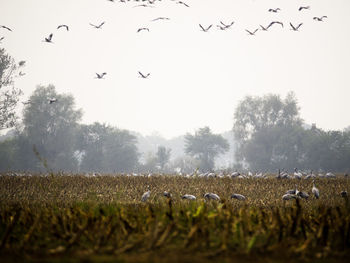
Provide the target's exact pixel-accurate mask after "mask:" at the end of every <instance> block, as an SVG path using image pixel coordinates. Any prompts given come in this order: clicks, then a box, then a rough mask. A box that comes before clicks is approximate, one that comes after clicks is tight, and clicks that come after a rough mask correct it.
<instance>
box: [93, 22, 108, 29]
mask: <svg viewBox="0 0 350 263" xmlns="http://www.w3.org/2000/svg"><path fill="white" fill-rule="evenodd" d="M104 24H105V22H102V23H101V24H99V25H98V26H96V25H94V24H91V23H90V25H91V26H93V27H94V28H96V29H100V28H101V27H102V26H103V25H104Z"/></svg>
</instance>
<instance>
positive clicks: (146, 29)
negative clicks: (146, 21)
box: [137, 27, 149, 33]
mask: <svg viewBox="0 0 350 263" xmlns="http://www.w3.org/2000/svg"><path fill="white" fill-rule="evenodd" d="M143 30H145V31H148V32H149V28H147V27H141V28H139V29H137V33H139V32H141V31H143Z"/></svg>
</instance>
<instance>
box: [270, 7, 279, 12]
mask: <svg viewBox="0 0 350 263" xmlns="http://www.w3.org/2000/svg"><path fill="white" fill-rule="evenodd" d="M280 10H281V9H280V8H279V7H277V8H270V9H269V12H273V13H277V12H278V11H280Z"/></svg>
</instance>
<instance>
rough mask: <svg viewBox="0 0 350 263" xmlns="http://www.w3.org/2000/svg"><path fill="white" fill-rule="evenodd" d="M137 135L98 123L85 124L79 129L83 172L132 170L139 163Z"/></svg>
mask: <svg viewBox="0 0 350 263" xmlns="http://www.w3.org/2000/svg"><path fill="white" fill-rule="evenodd" d="M136 142H137V141H136V137H135V136H134V135H132V134H130V132H129V131H127V130H120V129H117V128H114V127H111V126H108V125H105V124H100V123H97V122H95V123H94V124H92V125H82V126H81V128H80V132H79V150H80V151H81V153H82V160H81V165H80V169H81V170H82V171H99V172H104V173H111V172H130V171H132V170H133V169H135V168H136V166H137V164H138V152H137V147H136Z"/></svg>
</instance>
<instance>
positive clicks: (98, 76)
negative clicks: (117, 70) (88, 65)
mask: <svg viewBox="0 0 350 263" xmlns="http://www.w3.org/2000/svg"><path fill="white" fill-rule="evenodd" d="M106 74H107V73H106V72H103V73H101V74H98V73H96V78H95V79H103V77H104V76H105V75H106Z"/></svg>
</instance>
